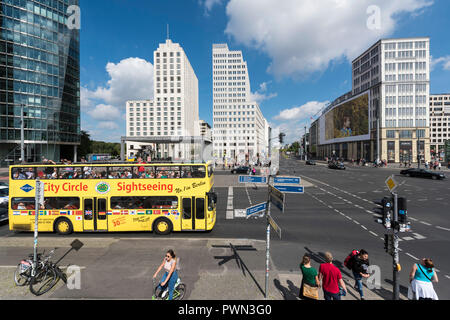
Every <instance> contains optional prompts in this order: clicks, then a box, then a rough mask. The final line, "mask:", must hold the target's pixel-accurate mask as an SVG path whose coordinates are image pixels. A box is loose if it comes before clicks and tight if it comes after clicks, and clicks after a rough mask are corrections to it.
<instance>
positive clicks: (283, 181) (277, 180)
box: [273, 177, 301, 184]
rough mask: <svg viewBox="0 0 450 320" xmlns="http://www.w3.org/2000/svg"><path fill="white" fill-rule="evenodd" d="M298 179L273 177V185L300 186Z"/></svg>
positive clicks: (299, 179)
mask: <svg viewBox="0 0 450 320" xmlns="http://www.w3.org/2000/svg"><path fill="white" fill-rule="evenodd" d="M300 182H301V178H300V177H274V178H273V183H274V184H300Z"/></svg>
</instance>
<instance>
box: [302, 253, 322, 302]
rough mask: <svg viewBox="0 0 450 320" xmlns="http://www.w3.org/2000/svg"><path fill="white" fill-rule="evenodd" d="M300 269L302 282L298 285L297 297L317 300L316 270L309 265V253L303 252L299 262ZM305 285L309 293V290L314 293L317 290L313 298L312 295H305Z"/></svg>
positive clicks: (317, 281)
mask: <svg viewBox="0 0 450 320" xmlns="http://www.w3.org/2000/svg"><path fill="white" fill-rule="evenodd" d="M300 270H301V271H302V275H303V278H302V284H301V286H300V294H299V297H300V298H301V299H303V300H317V299H318V298H319V296H318V289H319V287H320V282H319V277H318V272H317V270H316V269H315V268H313V267H311V258H310V257H309V255H307V254H305V255H304V256H303V259H302V263H301V264H300ZM305 287H306V288H307V289H306V290H307V291H308V292H309V293H310V294H311V291H313V292H314V293H316V292H317V298H316V299H314V298H312V297H307V296H305Z"/></svg>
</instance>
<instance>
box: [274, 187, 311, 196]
mask: <svg viewBox="0 0 450 320" xmlns="http://www.w3.org/2000/svg"><path fill="white" fill-rule="evenodd" d="M274 188H275V189H277V190H278V191H280V192H283V193H300V194H303V193H305V189H304V187H302V186H274Z"/></svg>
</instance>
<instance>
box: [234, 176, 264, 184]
mask: <svg viewBox="0 0 450 320" xmlns="http://www.w3.org/2000/svg"><path fill="white" fill-rule="evenodd" d="M239 183H261V184H266V183H267V177H263V176H239Z"/></svg>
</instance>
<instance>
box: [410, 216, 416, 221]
mask: <svg viewBox="0 0 450 320" xmlns="http://www.w3.org/2000/svg"><path fill="white" fill-rule="evenodd" d="M409 218H410V219H411V220H412V221H418V220H417V219H416V218H413V217H409Z"/></svg>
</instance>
